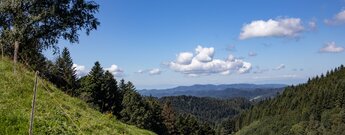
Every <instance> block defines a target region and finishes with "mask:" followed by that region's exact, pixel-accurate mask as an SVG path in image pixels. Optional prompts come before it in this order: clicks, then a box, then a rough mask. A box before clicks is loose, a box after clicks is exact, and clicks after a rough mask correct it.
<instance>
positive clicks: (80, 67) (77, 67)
mask: <svg viewBox="0 0 345 135" xmlns="http://www.w3.org/2000/svg"><path fill="white" fill-rule="evenodd" d="M73 68H74V69H75V70H76V74H77V76H78V77H82V76H85V75H86V74H87V71H86V69H85V66H84V65H78V64H73Z"/></svg>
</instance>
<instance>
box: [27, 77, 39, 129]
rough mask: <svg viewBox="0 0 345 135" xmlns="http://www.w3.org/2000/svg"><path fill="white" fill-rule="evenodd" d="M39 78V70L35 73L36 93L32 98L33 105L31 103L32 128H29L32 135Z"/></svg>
mask: <svg viewBox="0 0 345 135" xmlns="http://www.w3.org/2000/svg"><path fill="white" fill-rule="evenodd" d="M37 78H38V71H36V73H35V85H34V94H33V98H32V105H31V116H30V128H29V135H32V131H33V129H32V127H33V124H34V113H35V102H36V91H37Z"/></svg>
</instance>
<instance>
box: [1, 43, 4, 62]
mask: <svg viewBox="0 0 345 135" xmlns="http://www.w3.org/2000/svg"><path fill="white" fill-rule="evenodd" d="M3 59H4V45H3V44H1V60H3Z"/></svg>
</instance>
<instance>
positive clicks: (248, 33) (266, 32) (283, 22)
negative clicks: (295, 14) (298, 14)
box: [239, 18, 304, 40]
mask: <svg viewBox="0 0 345 135" xmlns="http://www.w3.org/2000/svg"><path fill="white" fill-rule="evenodd" d="M303 30H304V27H303V26H302V22H301V19H300V18H283V19H281V18H279V19H269V20H267V21H264V20H256V21H252V22H251V23H249V24H245V25H244V26H243V27H242V31H241V33H240V36H239V39H241V40H244V39H249V38H255V37H297V36H298V35H299V33H301V32H302V31H303Z"/></svg>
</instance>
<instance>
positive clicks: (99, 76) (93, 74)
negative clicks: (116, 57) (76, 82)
mask: <svg viewBox="0 0 345 135" xmlns="http://www.w3.org/2000/svg"><path fill="white" fill-rule="evenodd" d="M103 78H104V70H103V68H102V67H101V65H100V63H99V62H98V61H97V62H95V65H94V66H93V67H92V69H91V71H90V72H89V74H88V75H87V76H86V78H84V79H83V80H82V82H81V85H82V87H81V91H82V94H81V98H82V99H84V100H85V101H86V102H88V103H90V104H91V105H92V106H94V107H96V108H99V109H100V107H101V106H102V100H103V99H104V94H103V91H102V84H103Z"/></svg>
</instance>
